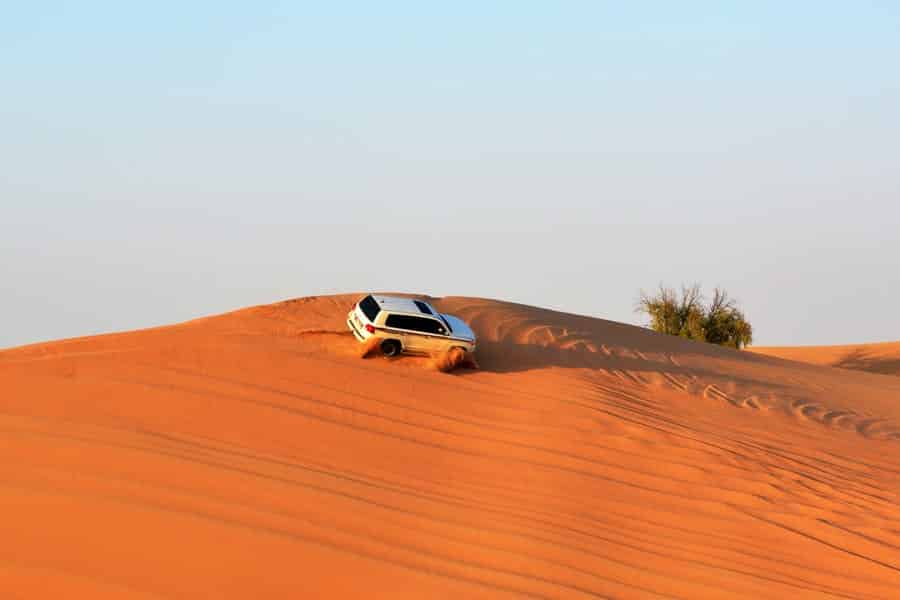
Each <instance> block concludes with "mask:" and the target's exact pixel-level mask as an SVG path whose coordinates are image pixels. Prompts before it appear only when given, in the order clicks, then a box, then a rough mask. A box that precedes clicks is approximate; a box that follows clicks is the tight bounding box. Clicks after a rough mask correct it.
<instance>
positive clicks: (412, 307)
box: [372, 294, 438, 316]
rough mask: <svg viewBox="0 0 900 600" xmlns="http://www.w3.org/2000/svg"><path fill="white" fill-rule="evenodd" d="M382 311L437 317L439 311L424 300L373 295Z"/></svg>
mask: <svg viewBox="0 0 900 600" xmlns="http://www.w3.org/2000/svg"><path fill="white" fill-rule="evenodd" d="M372 297H373V298H375V301H376V302H378V306H380V307H381V310H386V311H388V312H393V313H407V314H411V315H430V316H437V315H438V311H436V310H435V309H434V307H433V306H431V305H430V304H428V303H427V302H425V301H424V300H418V299H416V298H400V297H399V296H380V295H376V294H372Z"/></svg>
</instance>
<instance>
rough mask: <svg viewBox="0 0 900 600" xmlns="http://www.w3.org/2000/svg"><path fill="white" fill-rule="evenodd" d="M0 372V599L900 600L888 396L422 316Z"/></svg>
mask: <svg viewBox="0 0 900 600" xmlns="http://www.w3.org/2000/svg"><path fill="white" fill-rule="evenodd" d="M352 299H353V296H349V295H348V296H329V297H318V298H304V299H299V300H293V301H288V302H282V303H278V304H274V305H268V306H260V307H253V308H248V309H244V310H240V311H236V312H233V313H229V314H226V315H221V316H217V317H210V318H206V319H200V320H196V321H191V322H188V323H184V324H180V325H175V326H171V327H164V328H158V329H150V330H144V331H135V332H128V333H122V334H115V335H107V336H98V337H91V338H81V339H73V340H65V341H60V342H54V343H47V344H39V345H33V346H26V347H21V348H15V349H10V350H6V351H3V352H0V382H2V388H0V390H2V396H0V401H2V408H3V409H2V413H0V427H2V430H3V433H2V435H0V444H2V448H3V450H2V451H3V455H2V456H3V461H2V469H3V472H2V480H0V481H2V488H0V502H2V511H0V539H2V540H3V543H2V544H0V597H3V598H17V597H22V598H42V597H66V598H92V599H96V598H142V599H143V598H147V599H149V598H191V599H195V598H307V597H308V598H410V599H422V598H690V599H695V598H831V597H833V598H872V599H874V598H885V599H887V598H896V597H897V595H898V590H900V508H898V500H900V498H898V492H900V452H898V449H900V443H898V441H900V378H893V377H885V376H883V375H876V374H870V373H864V372H848V371H843V370H838V369H833V368H830V367H822V366H816V365H808V364H801V363H796V362H790V361H785V360H781V359H780V358H777V357H770V356H765V355H761V354H751V353H738V352H734V351H729V350H725V349H721V348H716V347H711V346H707V345H701V344H697V343H693V342H688V341H684V340H680V339H676V338H671V337H664V336H660V335H656V334H654V333H652V332H649V331H646V330H644V329H640V328H636V327H632V326H628V325H623V324H618V323H613V322H608V321H603V320H598V319H590V318H585V317H579V316H573V315H568V314H563V313H558V312H553V311H547V310H542V309H537V308H532V307H527V306H522V305H516V304H510V303H504V302H498V301H491V300H481V299H473V298H439V299H434V303H435V304H436V305H437V306H438V308H440V309H441V310H445V311H447V312H452V313H455V314H458V315H460V316H461V317H463V318H464V319H466V320H467V321H469V322H470V323H471V324H472V325H473V328H474V329H475V331H476V333H477V334H478V335H479V340H480V341H479V351H478V356H477V358H478V362H479V365H480V369H478V370H474V369H462V370H457V371H454V372H453V373H449V374H448V373H441V372H438V371H436V370H434V369H433V368H429V364H428V363H429V361H428V359H420V358H410V357H403V358H399V359H394V360H388V359H384V358H382V357H370V358H365V359H363V358H360V357H359V348H358V345H357V344H356V342H355V341H354V340H353V339H352V338H351V337H350V336H349V335H348V334H346V333H345V332H344V327H343V318H344V316H345V314H346V311H347V309H348V307H349V305H350V303H351V301H352Z"/></svg>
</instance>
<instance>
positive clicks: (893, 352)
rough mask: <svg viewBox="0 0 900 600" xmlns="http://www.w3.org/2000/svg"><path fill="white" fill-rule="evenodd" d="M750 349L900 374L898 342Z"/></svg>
mask: <svg viewBox="0 0 900 600" xmlns="http://www.w3.org/2000/svg"><path fill="white" fill-rule="evenodd" d="M751 350H752V351H754V352H758V353H760V354H768V355H770V356H778V357H779V358H786V359H788V360H798V361H800V362H806V363H811V364H814V365H827V366H830V367H840V368H842V369H853V370H857V371H870V372H872V373H883V374H885V375H900V342H887V343H882V344H850V345H846V346H782V347H774V346H773V347H768V348H751Z"/></svg>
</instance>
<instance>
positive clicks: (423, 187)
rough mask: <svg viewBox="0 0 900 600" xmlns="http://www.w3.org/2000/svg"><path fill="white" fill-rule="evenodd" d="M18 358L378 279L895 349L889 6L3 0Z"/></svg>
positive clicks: (897, 194)
mask: <svg viewBox="0 0 900 600" xmlns="http://www.w3.org/2000/svg"><path fill="white" fill-rule="evenodd" d="M2 15H3V16H2V18H0V165H2V166H0V282H2V283H0V324H2V327H0V347H6V346H14V345H19V344H25V343H29V342H36V341H42V340H48V339H55V338H62V337H71V336H77V335H87V334H92V333H99V332H107V331H115V330H122V329H132V328H137V327H145V326H151V325H159V324H165V323H171V322H175V321H180V320H185V319H188V318H192V317H197V316H203V315H207V314H211V313H216V312H223V311H226V310H230V309H234V308H239V307H241V306H246V305H250V304H260V303H267V302H273V301H276V300H279V299H284V298H290V297H297V296H306V295H313V294H320V293H335V292H349V291H359V290H368V289H377V290H397V291H410V292H422V293H428V294H432V295H437V296H440V295H471V296H483V297H493V298H500V299H505V300H512V301H516V302H523V303H527V304H534V305H539V306H546V307H550V308H555V309H559V310H564V311H568V312H575V313H581V314H589V315H594V316H598V317H603V318H607V319H613V320H617V321H624V322H629V323H636V324H637V323H641V322H642V318H641V317H640V316H639V315H637V314H635V313H634V311H633V307H634V304H635V301H636V299H637V296H638V292H639V290H640V289H641V288H644V289H652V288H654V287H656V286H657V285H658V284H659V283H660V282H666V283H669V284H671V285H678V284H680V283H682V282H687V283H690V282H695V281H696V282H700V283H702V284H703V285H704V286H705V288H706V289H707V290H710V289H711V288H712V287H713V286H715V285H720V286H723V287H725V288H726V289H727V290H728V291H730V292H731V294H732V295H733V296H735V297H736V298H738V299H739V300H740V303H741V305H742V307H743V308H744V310H745V312H746V313H747V315H748V317H749V319H750V321H751V322H752V323H753V325H754V328H755V332H756V335H755V337H756V345H797V344H829V343H834V344H837V343H852V342H874V341H888V340H900V301H898V298H900V274H898V273H900V68H898V65H900V3H896V2H889V1H860V2H806V1H799V2H790V3H787V2H678V3H675V2H662V1H658V2H628V3H619V2H599V1H597V2H588V1H585V2H570V1H561V2H521V1H518V2H512V1H510V2H491V1H487V0H482V1H479V2H453V3H422V2H377V3H376V2H309V3H307V2H269V1H259V2H208V1H198V2H190V3H183V2H155V3H144V4H142V5H141V6H137V5H136V4H135V3H121V2H111V1H110V2H91V1H85V2H53V1H37V2H28V3H4V6H3V11H2Z"/></svg>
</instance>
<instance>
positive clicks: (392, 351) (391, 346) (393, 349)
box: [381, 340, 400, 356]
mask: <svg viewBox="0 0 900 600" xmlns="http://www.w3.org/2000/svg"><path fill="white" fill-rule="evenodd" d="M381 353H382V354H384V355H385V356H397V355H398V354H400V342H398V341H397V340H384V341H383V342H381Z"/></svg>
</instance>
